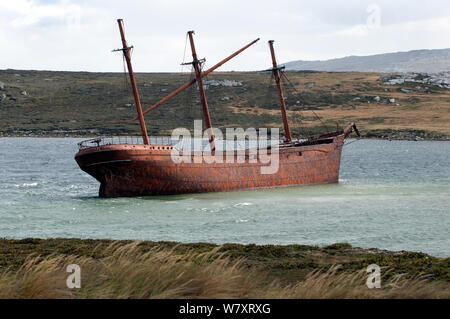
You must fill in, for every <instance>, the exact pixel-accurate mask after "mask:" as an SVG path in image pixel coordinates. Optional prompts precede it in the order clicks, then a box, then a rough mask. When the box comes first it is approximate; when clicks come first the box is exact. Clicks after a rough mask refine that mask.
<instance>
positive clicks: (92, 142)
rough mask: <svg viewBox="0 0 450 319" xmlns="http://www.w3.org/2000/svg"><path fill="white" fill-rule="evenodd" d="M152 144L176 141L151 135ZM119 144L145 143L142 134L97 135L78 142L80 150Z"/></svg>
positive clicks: (171, 143) (167, 137) (168, 137)
mask: <svg viewBox="0 0 450 319" xmlns="http://www.w3.org/2000/svg"><path fill="white" fill-rule="evenodd" d="M149 141H150V144H155V145H173V144H174V143H175V142H176V141H173V140H172V139H171V138H170V136H149ZM119 144H130V145H136V144H144V142H143V139H142V137H141V136H108V137H97V138H91V139H88V140H84V141H81V142H80V143H78V148H79V150H83V149H86V148H90V147H100V146H105V145H119Z"/></svg>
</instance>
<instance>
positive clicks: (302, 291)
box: [0, 242, 450, 298]
mask: <svg viewBox="0 0 450 319" xmlns="http://www.w3.org/2000/svg"><path fill="white" fill-rule="evenodd" d="M139 245H140V242H134V243H131V244H127V245H124V246H120V245H117V244H116V243H113V244H111V245H110V246H109V247H107V248H106V249H105V250H104V251H103V255H104V256H107V257H103V258H100V259H94V258H91V257H76V256H67V255H58V256H55V255H52V256H48V257H46V258H41V257H39V256H33V255H31V256H29V257H28V258H27V260H26V261H25V263H24V264H23V266H22V267H21V268H20V269H18V270H17V271H14V270H11V269H8V270H4V271H3V272H1V273H0V298H449V297H450V292H449V285H448V284H447V283H445V282H442V281H434V282H429V281H428V280H427V279H426V278H423V277H418V278H415V279H407V278H404V277H403V276H394V277H393V278H392V279H390V280H386V282H384V281H383V282H382V289H368V288H367V287H366V285H365V280H366V278H367V277H366V276H367V275H366V274H365V272H364V270H362V271H360V272H357V273H350V272H343V271H340V269H339V267H338V266H335V267H332V268H331V269H329V270H327V271H314V272H312V273H310V274H309V275H308V276H307V277H306V278H305V279H304V280H302V281H300V282H298V283H297V284H295V285H288V286H286V285H282V284H280V283H279V282H278V281H267V279H266V276H265V275H264V274H263V272H262V271H261V270H259V271H258V270H249V269H248V268H247V267H245V266H244V265H243V259H239V260H231V259H230V258H229V257H228V256H226V255H225V254H224V253H219V250H220V247H217V248H215V249H213V250H210V251H208V252H206V253H197V252H193V251H189V252H187V253H183V254H181V253H176V252H175V248H176V247H174V248H172V249H161V248H158V247H156V248H152V249H151V250H150V251H148V252H145V253H143V252H142V250H141V249H140V246H139ZM69 264H78V265H79V266H80V267H81V288H80V289H68V288H67V287H66V279H67V277H68V275H69V273H67V272H66V271H65V270H66V267H67V265H69Z"/></svg>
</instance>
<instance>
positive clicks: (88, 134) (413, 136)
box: [0, 130, 450, 141]
mask: <svg viewBox="0 0 450 319" xmlns="http://www.w3.org/2000/svg"><path fill="white" fill-rule="evenodd" d="M103 136H130V134H124V133H123V132H114V131H112V132H107V133H105V134H102V133H100V132H98V131H97V130H71V131H64V130H53V131H30V130H15V131H6V132H2V131H0V138H2V137H59V138H64V137H73V138H86V139H89V138H95V137H103ZM133 136H134V135H133ZM161 136H165V135H161ZM361 138H362V139H378V140H389V141H391V140H398V141H450V136H449V135H444V134H440V133H437V132H433V131H424V130H373V131H368V132H365V133H362V137H361Z"/></svg>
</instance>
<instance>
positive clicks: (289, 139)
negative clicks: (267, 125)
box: [269, 40, 292, 142]
mask: <svg viewBox="0 0 450 319" xmlns="http://www.w3.org/2000/svg"><path fill="white" fill-rule="evenodd" d="M273 42H274V41H273V40H270V41H269V47H270V54H271V55H272V65H273V68H272V73H273V76H274V77H275V82H276V83H277V89H278V98H279V100H280V108H281V115H282V116H283V126H284V135H285V136H286V141H287V142H292V136H291V130H290V129H289V123H288V119H287V115H286V104H285V102H284V96H283V90H282V88H281V69H282V68H279V67H278V65H277V60H276V58H275V51H274V49H273Z"/></svg>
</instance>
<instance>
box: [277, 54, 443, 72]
mask: <svg viewBox="0 0 450 319" xmlns="http://www.w3.org/2000/svg"><path fill="white" fill-rule="evenodd" d="M284 66H286V70H292V71H297V70H313V71H357V72H426V73H436V72H442V71H450V49H439V50H413V51H408V52H395V53H384V54H376V55H368V56H353V55H352V56H348V57H344V58H339V59H331V60H324V61H302V60H299V61H292V62H287V63H285V64H284Z"/></svg>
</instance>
